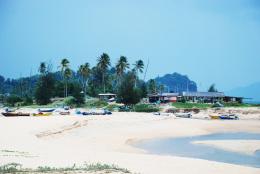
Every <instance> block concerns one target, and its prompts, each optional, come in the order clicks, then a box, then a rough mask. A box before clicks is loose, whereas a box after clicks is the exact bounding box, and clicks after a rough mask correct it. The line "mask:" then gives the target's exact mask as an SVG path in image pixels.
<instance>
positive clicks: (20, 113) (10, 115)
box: [2, 112, 30, 117]
mask: <svg viewBox="0 0 260 174" xmlns="http://www.w3.org/2000/svg"><path fill="white" fill-rule="evenodd" d="M2 115H3V116H5V117H20V116H30V113H22V112H3V113H2Z"/></svg>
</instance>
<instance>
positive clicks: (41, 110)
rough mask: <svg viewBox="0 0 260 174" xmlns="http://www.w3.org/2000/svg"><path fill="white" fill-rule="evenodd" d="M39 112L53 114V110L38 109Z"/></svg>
mask: <svg viewBox="0 0 260 174" xmlns="http://www.w3.org/2000/svg"><path fill="white" fill-rule="evenodd" d="M38 111H39V112H53V111H55V109H38Z"/></svg>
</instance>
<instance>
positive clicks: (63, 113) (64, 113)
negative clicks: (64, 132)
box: [60, 111, 70, 115]
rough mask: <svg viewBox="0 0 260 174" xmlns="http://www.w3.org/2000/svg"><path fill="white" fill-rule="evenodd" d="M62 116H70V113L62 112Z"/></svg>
mask: <svg viewBox="0 0 260 174" xmlns="http://www.w3.org/2000/svg"><path fill="white" fill-rule="evenodd" d="M60 115H70V112H69V111H67V112H60Z"/></svg>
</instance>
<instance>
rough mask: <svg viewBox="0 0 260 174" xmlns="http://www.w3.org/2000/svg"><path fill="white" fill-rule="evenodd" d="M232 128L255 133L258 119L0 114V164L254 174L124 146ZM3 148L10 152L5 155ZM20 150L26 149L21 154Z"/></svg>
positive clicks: (148, 173)
mask: <svg viewBox="0 0 260 174" xmlns="http://www.w3.org/2000/svg"><path fill="white" fill-rule="evenodd" d="M203 117H205V115H202V117H201V118H203ZM237 131H240V132H243V131H246V132H254V133H260V121H258V120H257V121H256V120H238V121H237V120H236V121H220V120H200V119H176V118H174V117H173V116H170V117H167V116H166V117H163V116H153V115H152V114H141V113H114V114H113V115H112V116H87V117H83V116H52V117H19V118H18V117H17V118H6V117H0V164H6V163H9V162H17V163H21V164H23V165H24V167H36V166H45V165H47V166H55V167H64V166H72V165H73V164H74V163H76V164H79V165H80V164H83V163H84V162H88V163H94V162H103V163H108V164H116V165H119V166H120V167H123V168H128V169H129V170H131V171H132V172H138V173H142V174H172V173H178V174H191V173H193V174H196V173H198V174H206V173H221V174H238V173H241V174H242V173H243V174H245V173H246V174H247V173H250V174H251V173H252V174H254V173H255V174H259V173H260V169H258V168H253V167H245V166H239V165H232V164H226V163H220V162H213V161H207V160H201V159H192V158H182V157H174V156H159V155H153V154H147V153H145V152H144V150H142V149H137V148H134V147H132V146H131V145H130V144H131V143H133V142H135V141H138V140H142V139H150V138H163V137H180V136H191V135H202V134H209V133H216V132H237ZM229 144H230V145H234V144H236V142H235V141H233V142H232V141H230V142H229ZM3 150H9V151H15V152H13V153H12V152H10V153H9V154H8V155H6V153H7V152H4V151H3ZM20 152H26V155H24V156H23V155H21V153H20Z"/></svg>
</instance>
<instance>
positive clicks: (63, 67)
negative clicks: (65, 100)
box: [59, 58, 70, 97]
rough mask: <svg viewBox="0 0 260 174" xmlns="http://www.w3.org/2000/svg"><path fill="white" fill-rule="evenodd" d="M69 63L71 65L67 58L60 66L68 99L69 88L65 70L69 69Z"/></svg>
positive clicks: (65, 95) (65, 94)
mask: <svg viewBox="0 0 260 174" xmlns="http://www.w3.org/2000/svg"><path fill="white" fill-rule="evenodd" d="M69 63H70V62H69V60H68V59H66V58H65V59H62V60H61V63H60V66H59V67H60V68H61V75H62V78H63V82H64V97H67V86H68V84H67V80H66V78H65V70H66V69H67V68H69ZM67 71H68V70H67ZM67 73H68V72H67Z"/></svg>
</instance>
